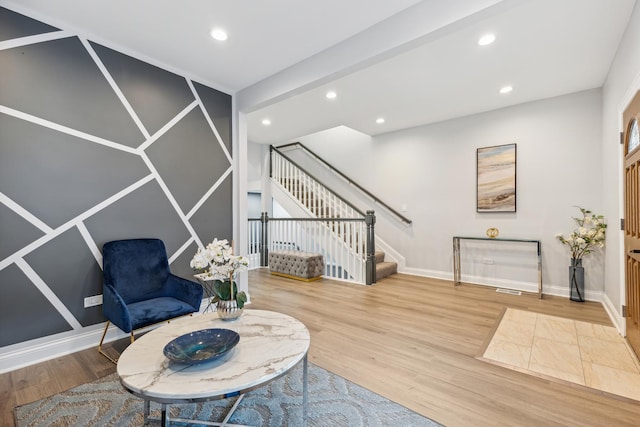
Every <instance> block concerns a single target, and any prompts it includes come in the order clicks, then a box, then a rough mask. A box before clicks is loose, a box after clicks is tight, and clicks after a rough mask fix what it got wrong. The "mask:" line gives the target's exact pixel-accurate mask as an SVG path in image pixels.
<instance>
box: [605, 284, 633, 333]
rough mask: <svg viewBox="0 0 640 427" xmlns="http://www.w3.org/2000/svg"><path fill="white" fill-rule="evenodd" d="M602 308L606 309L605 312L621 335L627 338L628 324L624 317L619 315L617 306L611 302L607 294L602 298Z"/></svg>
mask: <svg viewBox="0 0 640 427" xmlns="http://www.w3.org/2000/svg"><path fill="white" fill-rule="evenodd" d="M602 306H603V307H604V309H605V311H606V312H607V314H608V315H609V318H610V319H611V322H612V323H613V325H614V326H615V327H616V329H617V330H618V332H619V333H620V335H622V336H623V337H624V336H626V335H627V322H626V320H625V318H624V317H622V316H620V315H619V314H618V310H616V308H615V306H614V305H613V303H612V302H611V300H610V299H609V296H608V295H607V294H603V296H602Z"/></svg>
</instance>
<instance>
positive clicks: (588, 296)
mask: <svg viewBox="0 0 640 427" xmlns="http://www.w3.org/2000/svg"><path fill="white" fill-rule="evenodd" d="M402 273H403V274H411V275H413V276H421V277H430V278H434V279H441V280H448V281H451V282H452V286H453V273H452V272H450V271H437V270H426V269H421V268H411V267H409V268H406V269H405V271H403V272H402ZM461 279H462V282H465V283H472V284H474V285H481V286H490V287H496V288H506V289H514V290H518V291H522V292H529V293H534V294H537V293H538V283H537V282H521V281H514V280H505V279H492V278H487V277H481V276H472V275H465V274H463V275H462V277H461ZM542 291H543V295H555V296H560V297H564V298H569V288H568V287H566V286H558V285H553V284H543V287H542ZM603 295H604V294H603V292H602V291H594V290H589V289H585V300H587V301H596V302H601V301H602V299H603Z"/></svg>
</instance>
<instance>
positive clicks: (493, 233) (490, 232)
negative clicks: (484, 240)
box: [487, 227, 500, 239]
mask: <svg viewBox="0 0 640 427" xmlns="http://www.w3.org/2000/svg"><path fill="white" fill-rule="evenodd" d="M498 234H500V231H498V229H497V228H495V227H491V228H487V237H488V238H490V239H495V238H496V237H498Z"/></svg>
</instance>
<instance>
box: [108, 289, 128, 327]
mask: <svg viewBox="0 0 640 427" xmlns="http://www.w3.org/2000/svg"><path fill="white" fill-rule="evenodd" d="M102 314H104V317H106V318H107V319H108V320H109V321H110V322H111V323H113V324H114V325H116V326H117V327H118V328H120V329H122V330H123V331H124V332H127V333H128V332H131V330H132V326H131V317H130V315H129V309H128V308H127V304H125V302H124V300H123V299H122V297H121V296H120V294H118V291H116V290H115V288H114V287H113V286H111V285H110V284H108V283H104V284H103V285H102Z"/></svg>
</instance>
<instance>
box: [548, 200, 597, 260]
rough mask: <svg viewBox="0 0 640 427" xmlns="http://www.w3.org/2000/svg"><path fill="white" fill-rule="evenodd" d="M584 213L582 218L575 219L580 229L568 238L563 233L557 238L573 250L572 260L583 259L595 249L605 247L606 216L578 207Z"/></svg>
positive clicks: (557, 235)
mask: <svg viewBox="0 0 640 427" xmlns="http://www.w3.org/2000/svg"><path fill="white" fill-rule="evenodd" d="M577 208H578V209H580V212H581V213H582V218H573V220H574V221H575V222H576V224H577V225H578V228H577V229H575V230H573V232H572V233H571V234H570V235H569V236H568V237H564V236H563V235H562V233H558V234H556V238H557V239H558V240H559V241H560V242H561V243H563V244H565V245H567V246H569V249H571V258H574V259H582V257H583V256H584V255H586V254H589V253H591V252H593V250H594V249H597V248H602V247H604V242H605V234H606V230H607V224H606V223H605V220H604V216H602V215H595V214H593V212H591V211H590V210H588V209H584V208H581V207H579V206H577Z"/></svg>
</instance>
